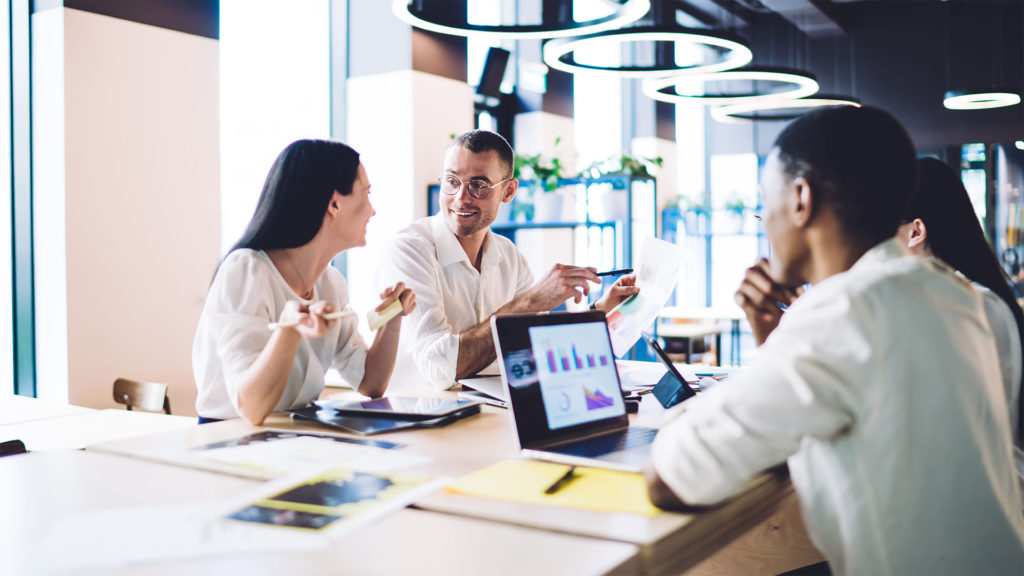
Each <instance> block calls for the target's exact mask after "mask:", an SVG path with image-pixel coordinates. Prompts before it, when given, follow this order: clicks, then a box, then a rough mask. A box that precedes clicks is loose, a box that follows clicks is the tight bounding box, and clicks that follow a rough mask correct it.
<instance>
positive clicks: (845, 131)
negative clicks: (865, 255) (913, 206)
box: [775, 106, 916, 245]
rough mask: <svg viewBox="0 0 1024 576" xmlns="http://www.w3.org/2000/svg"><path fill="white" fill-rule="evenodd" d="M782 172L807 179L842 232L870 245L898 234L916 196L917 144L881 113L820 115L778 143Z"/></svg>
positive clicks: (850, 110) (829, 111)
mask: <svg viewBox="0 0 1024 576" xmlns="http://www.w3.org/2000/svg"><path fill="white" fill-rule="evenodd" d="M775 147H776V148H777V149H778V150H779V159H780V160H781V162H782V165H783V170H784V171H785V172H786V174H787V176H789V177H790V178H796V177H798V176H802V177H804V178H805V179H806V180H807V182H808V183H809V184H810V185H811V188H812V190H814V191H815V192H817V193H818V194H817V199H818V200H819V201H823V202H825V203H827V204H829V205H831V206H832V207H833V208H834V209H835V212H836V216H837V217H838V219H839V222H840V225H841V226H842V227H843V230H844V231H845V232H846V233H847V234H849V235H850V236H853V237H854V238H856V239H858V240H861V241H863V242H865V243H869V244H870V245H874V244H877V243H878V242H881V241H882V240H885V239H886V238H890V237H892V236H893V235H894V234H896V230H897V228H899V225H900V221H901V217H902V216H903V209H904V207H905V206H906V205H907V200H908V199H909V198H910V195H911V193H912V192H913V190H914V185H915V180H916V165H915V152H914V144H913V142H912V141H911V140H910V136H908V135H907V132H906V130H904V129H903V126H902V125H900V123H899V121H898V120H896V118H894V117H893V116H892V115H890V114H889V113H888V112H885V111H884V110H881V109H879V108H872V107H868V106H865V107H863V108H855V107H842V108H826V109H820V110H815V111H813V112H809V113H807V114H804V115H803V116H801V117H800V118H797V119H796V120H794V121H793V122H792V123H791V124H789V126H787V127H786V128H785V129H784V130H783V131H782V133H781V134H779V137H778V138H777V139H776V140H775Z"/></svg>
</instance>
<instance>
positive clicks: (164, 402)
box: [114, 378, 171, 414]
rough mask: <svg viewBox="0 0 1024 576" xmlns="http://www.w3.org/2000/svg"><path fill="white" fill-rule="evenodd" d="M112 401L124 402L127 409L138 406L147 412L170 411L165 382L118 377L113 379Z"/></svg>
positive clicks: (168, 412)
mask: <svg viewBox="0 0 1024 576" xmlns="http://www.w3.org/2000/svg"><path fill="white" fill-rule="evenodd" d="M114 402H117V403H119V404H124V405H126V406H127V407H128V409H129V410H131V409H132V408H138V409H140V410H145V411H147V412H160V411H161V410H163V411H164V412H165V413H167V414H170V413H171V402H170V400H169V399H168V398H167V383H166V382H139V381H137V380H128V379H127V378H118V379H117V380H114Z"/></svg>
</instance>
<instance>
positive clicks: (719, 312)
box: [658, 306, 747, 320]
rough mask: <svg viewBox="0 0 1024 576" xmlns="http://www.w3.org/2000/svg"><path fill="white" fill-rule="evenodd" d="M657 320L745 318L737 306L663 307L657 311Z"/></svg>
mask: <svg viewBox="0 0 1024 576" xmlns="http://www.w3.org/2000/svg"><path fill="white" fill-rule="evenodd" d="M658 318H676V319H680V320H746V318H747V316H746V314H744V312H743V309H742V308H740V307H739V306H718V307H714V308H709V307H699V306H665V307H664V308H662V309H661V310H659V311H658Z"/></svg>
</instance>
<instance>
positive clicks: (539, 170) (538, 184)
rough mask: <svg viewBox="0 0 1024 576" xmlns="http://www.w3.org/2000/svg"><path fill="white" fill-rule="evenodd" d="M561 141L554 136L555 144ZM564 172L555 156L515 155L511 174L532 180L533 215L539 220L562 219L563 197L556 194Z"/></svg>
mask: <svg viewBox="0 0 1024 576" xmlns="http://www.w3.org/2000/svg"><path fill="white" fill-rule="evenodd" d="M561 141H562V139H561V138H555V146H556V147H557V146H558V144H559V143H560V142H561ZM564 172H565V167H564V166H563V165H562V161H561V160H560V159H559V158H558V157H557V156H555V157H552V158H550V159H549V158H546V157H545V156H544V155H543V154H533V155H531V156H520V155H518V154H517V155H516V156H515V162H514V164H513V170H512V175H513V176H514V177H515V178H525V179H526V180H532V181H533V183H534V186H533V192H534V194H533V208H534V210H533V215H534V218H535V219H536V220H539V221H558V220H561V219H562V209H563V204H564V198H563V196H562V195H561V194H557V193H556V192H557V190H558V179H559V178H561V177H562V175H563V173H564Z"/></svg>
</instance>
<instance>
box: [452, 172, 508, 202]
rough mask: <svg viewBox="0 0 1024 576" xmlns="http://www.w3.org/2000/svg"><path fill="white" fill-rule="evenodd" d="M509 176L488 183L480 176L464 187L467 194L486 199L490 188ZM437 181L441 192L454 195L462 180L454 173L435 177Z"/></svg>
mask: <svg viewBox="0 0 1024 576" xmlns="http://www.w3.org/2000/svg"><path fill="white" fill-rule="evenodd" d="M511 179H512V177H511V176H509V177H508V178H505V179H504V180H502V181H501V182H498V183H497V184H488V183H487V180H484V179H482V178H474V179H472V180H470V181H469V182H466V188H467V189H468V190H469V195H470V196H472V197H473V198H476V199H477V200H486V199H487V197H488V196H490V195H491V190H494V189H495V188H497V187H498V186H501V185H502V184H504V183H505V182H508V181H509V180H511ZM437 182H438V183H439V184H440V185H441V192H444V193H445V194H447V195H449V196H454V195H455V193H456V192H458V191H459V190H461V189H462V184H463V182H462V180H460V179H459V177H458V176H456V175H454V174H445V175H444V176H441V177H440V178H438V179H437Z"/></svg>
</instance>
